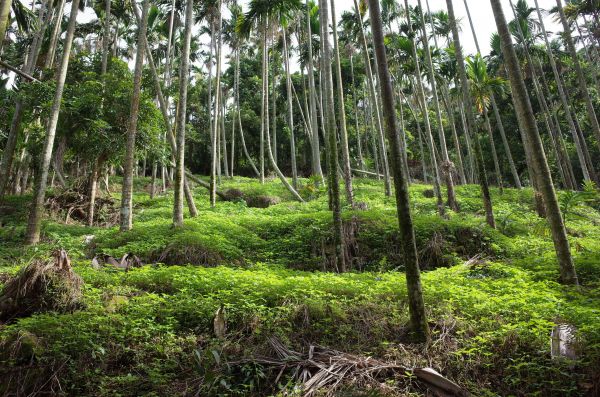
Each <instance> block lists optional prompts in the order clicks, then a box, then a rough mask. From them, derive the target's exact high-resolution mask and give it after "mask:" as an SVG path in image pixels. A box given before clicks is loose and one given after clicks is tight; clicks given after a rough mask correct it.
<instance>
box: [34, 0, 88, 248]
mask: <svg viewBox="0 0 600 397" xmlns="http://www.w3.org/2000/svg"><path fill="white" fill-rule="evenodd" d="M71 4H72V5H71V15H70V18H69V25H68V28H67V36H66V38H65V42H64V44H63V55H62V59H61V63H60V66H59V70H58V73H57V77H56V92H55V94H54V101H53V103H52V109H51V111H50V118H49V120H48V124H47V127H46V137H45V138H44V146H43V149H42V153H41V163H40V167H39V173H38V175H37V179H36V182H35V189H34V193H33V202H32V205H31V210H30V212H29V220H28V223H27V232H26V235H25V243H26V244H36V243H37V242H38V241H39V240H40V228H41V222H42V216H43V213H44V199H45V197H46V186H47V182H48V170H49V168H50V160H51V159H52V148H53V146H54V137H55V136H56V126H57V124H58V115H59V113H60V105H61V101H62V95H63V91H64V87H65V80H66V78H67V70H68V68H69V59H70V55H71V47H72V45H73V37H74V36H75V26H76V24H77V12H78V6H79V0H73V2H72V3H71Z"/></svg>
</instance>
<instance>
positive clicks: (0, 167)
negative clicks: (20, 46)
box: [0, 0, 50, 197]
mask: <svg viewBox="0 0 600 397" xmlns="http://www.w3.org/2000/svg"><path fill="white" fill-rule="evenodd" d="M48 2H49V1H48V0H45V1H44V2H42V4H41V6H40V9H39V12H38V20H39V21H41V24H40V28H39V29H38V30H37V31H35V32H34V34H33V40H32V43H31V45H30V46H29V52H28V53H27V57H26V59H25V65H24V66H23V69H22V71H23V72H24V73H26V74H28V75H33V71H34V69H35V65H36V63H37V60H38V56H39V52H40V47H41V41H42V37H43V36H44V33H45V31H46V28H47V26H48V22H49V15H50V13H49V12H46V11H47V9H48ZM24 111H25V109H24V104H23V100H22V99H21V98H17V100H16V101H15V110H14V112H13V116H12V120H11V123H10V129H9V131H8V137H7V139H6V143H5V145H4V150H3V151H2V162H1V164H0V197H4V194H5V193H6V190H7V184H8V180H9V177H10V173H11V170H12V165H13V160H14V156H15V149H16V147H17V140H18V137H19V131H20V129H21V121H22V119H23V112H24Z"/></svg>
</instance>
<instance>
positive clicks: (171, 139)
mask: <svg viewBox="0 0 600 397" xmlns="http://www.w3.org/2000/svg"><path fill="white" fill-rule="evenodd" d="M133 11H134V13H135V14H136V15H135V16H136V19H137V21H138V24H140V21H141V17H140V15H139V11H138V9H137V7H133ZM144 46H145V47H146V53H145V55H146V57H147V63H148V65H149V66H150V72H151V73H152V78H153V80H154V88H155V90H156V97H157V99H158V104H159V108H160V111H161V113H162V116H163V120H164V122H165V127H166V132H165V134H164V136H165V138H166V140H167V142H168V143H169V147H170V148H171V160H172V162H173V164H175V162H176V160H175V154H176V153H177V143H176V142H175V136H174V135H173V126H172V125H171V119H170V117H169V110H168V98H165V97H164V96H163V92H162V87H161V84H160V80H159V77H158V72H157V70H156V64H155V63H154V59H153V57H152V51H150V46H149V44H148V40H147V39H146V40H144ZM161 173H162V175H161V179H162V184H163V188H162V190H163V191H164V190H165V188H166V186H165V179H167V177H168V172H166V168H165V167H162V170H161ZM187 179H188V178H187V177H185V176H184V180H183V189H184V192H185V198H186V202H187V205H188V209H189V211H190V216H191V217H192V218H195V217H196V216H198V210H197V209H196V204H195V203H194V196H193V194H192V192H191V189H190V186H189V183H188V180H187Z"/></svg>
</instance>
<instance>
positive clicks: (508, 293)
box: [0, 177, 600, 396]
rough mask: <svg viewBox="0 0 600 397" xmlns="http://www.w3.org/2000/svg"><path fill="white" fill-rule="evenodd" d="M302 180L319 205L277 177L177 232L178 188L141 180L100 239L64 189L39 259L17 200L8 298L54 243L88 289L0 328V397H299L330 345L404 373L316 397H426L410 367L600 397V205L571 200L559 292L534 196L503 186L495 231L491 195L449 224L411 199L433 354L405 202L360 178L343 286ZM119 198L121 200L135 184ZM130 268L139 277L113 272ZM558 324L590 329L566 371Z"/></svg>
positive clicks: (494, 389)
mask: <svg viewBox="0 0 600 397" xmlns="http://www.w3.org/2000/svg"><path fill="white" fill-rule="evenodd" d="M302 183H303V187H302V189H301V194H302V195H303V196H304V197H307V198H308V197H310V198H312V200H310V201H309V202H308V203H306V204H302V203H298V202H294V201H293V200H292V198H291V196H290V195H289V194H288V193H287V192H286V191H285V189H284V188H283V186H282V185H281V183H280V182H279V181H277V180H270V181H268V182H267V183H266V184H265V185H260V184H259V183H257V182H256V181H254V180H250V179H246V178H237V177H236V178H234V179H231V180H230V179H223V183H222V186H221V189H222V190H223V191H227V190H228V189H236V190H230V191H229V194H230V195H231V196H236V195H238V196H239V195H240V193H243V199H242V198H239V199H237V200H233V201H228V202H225V201H219V202H218V203H217V206H216V208H210V207H209V199H208V192H207V191H206V190H205V189H203V188H201V187H198V188H196V189H195V190H194V194H195V198H196V204H197V206H198V210H199V216H198V217H197V218H194V219H190V218H186V221H185V226H184V227H183V228H181V229H173V228H172V227H171V223H172V221H171V218H172V206H173V198H172V192H168V193H167V194H164V195H158V196H157V197H155V198H154V199H150V196H149V194H148V184H149V179H148V178H138V179H136V181H135V188H136V193H135V196H134V212H135V217H134V227H133V230H131V231H129V232H124V233H121V232H119V231H118V226H114V221H115V219H116V218H115V216H116V214H117V213H118V209H117V207H118V203H119V194H118V193H116V194H115V193H113V195H112V197H113V199H114V207H113V208H111V207H110V203H109V205H108V206H106V205H105V204H106V203H104V202H103V204H102V205H103V207H102V209H99V213H98V219H99V225H97V226H94V227H86V226H84V224H83V223H82V222H81V221H80V220H77V217H78V216H79V215H78V214H79V213H81V211H80V210H79V209H76V208H72V209H71V211H68V206H69V205H68V204H67V205H65V204H64V202H63V204H61V205H58V204H57V203H59V202H61V199H60V198H61V197H63V198H64V196H65V195H64V193H61V192H60V191H59V190H55V191H54V192H53V193H52V194H50V201H52V203H53V204H52V205H51V209H52V211H51V214H50V216H49V218H48V219H47V220H46V221H45V222H44V225H43V232H42V233H43V240H42V243H40V244H39V245H37V246H35V247H23V246H22V239H23V235H24V231H25V225H26V216H27V206H28V202H29V200H30V197H29V196H23V197H8V198H7V199H6V200H5V201H4V202H3V203H1V204H0V223H1V227H0V289H1V288H2V287H1V286H2V285H3V284H4V283H6V282H7V281H8V280H9V279H10V278H11V277H12V276H14V275H16V274H18V273H19V271H20V269H22V268H23V267H24V266H26V265H27V264H29V263H31V262H32V261H35V260H42V259H44V258H48V257H50V255H51V253H52V251H53V250H55V249H57V248H62V249H64V250H66V251H67V253H68V255H69V257H70V258H71V261H72V263H73V268H74V271H75V273H76V274H78V275H79V276H81V278H82V279H83V284H82V297H81V302H80V304H79V306H78V308H77V310H72V311H69V312H66V313H57V312H52V311H50V312H41V313H35V314H32V315H31V314H30V315H27V316H24V317H21V318H11V319H7V320H5V322H4V323H0V395H16V396H21V395H23V396H24V395H32V394H33V395H35V394H36V393H39V394H40V395H41V394H43V395H61V394H64V395H73V396H142V395H143V396H174V395H198V396H301V395H303V394H302V392H301V390H300V388H299V387H298V385H299V384H300V383H301V380H300V379H297V377H296V378H295V377H294V371H293V370H294V368H298V366H299V365H304V368H305V369H306V368H308V367H307V366H308V365H309V364H307V362H308V361H307V360H305V361H303V362H302V363H301V364H297V363H298V362H299V361H302V360H300V357H294V356H300V355H302V356H303V357H304V355H308V354H309V353H311V352H315V351H328V352H330V351H331V350H335V351H336V352H334V353H328V354H332V355H336V354H337V355H338V356H337V357H338V358H339V357H345V359H346V360H347V361H350V362H354V364H353V365H354V366H355V367H356V368H359V369H360V367H361V365H370V364H368V363H369V362H370V361H369V360H375V359H376V360H377V361H376V362H377V363H379V364H381V365H383V366H385V367H386V368H387V369H386V370H382V371H379V372H373V373H371V374H370V375H369V376H366V375H365V376H358V375H356V373H355V375H356V376H348V377H345V378H344V379H343V380H342V381H341V382H340V383H339V384H337V385H336V387H335V388H334V389H335V390H333V389H332V382H330V383H329V385H326V387H324V388H322V389H321V390H320V391H318V392H317V393H316V394H315V395H317V396H318V395H321V394H322V395H325V393H328V392H331V393H332V394H333V395H337V396H419V395H427V393H429V392H428V391H427V389H426V388H425V387H424V385H423V384H422V383H421V382H419V381H418V380H417V379H416V378H415V377H414V375H412V374H411V373H410V372H406V371H403V370H399V369H398V368H399V367H394V365H401V366H402V367H403V368H414V367H424V366H428V367H432V368H434V369H435V370H436V371H438V372H439V373H441V374H442V375H443V376H445V377H447V378H448V379H451V380H453V381H454V382H456V383H457V384H458V385H460V386H461V387H462V388H464V389H465V390H468V391H469V392H470V393H472V394H473V395H476V396H497V395H501V396H508V395H517V396H525V395H527V396H585V395H588V396H597V395H600V243H599V241H600V226H599V225H600V212H599V209H600V202H599V201H598V200H597V199H595V200H588V199H586V198H584V197H583V196H581V197H580V196H578V195H577V194H573V193H569V192H560V200H561V205H562V206H563V210H564V211H565V216H566V224H567V227H568V232H569V239H570V241H571V244H572V251H573V255H574V259H575V263H576V266H577V271H578V274H579V278H580V282H581V287H579V288H576V287H570V286H562V285H560V284H559V283H558V282H557V281H558V267H557V262H556V257H555V253H554V249H553V244H552V240H551V236H550V232H549V229H548V227H547V225H546V222H545V220H544V219H542V218H539V217H538V216H537V215H536V213H535V211H534V203H533V196H532V191H531V190H530V189H523V190H521V191H518V190H514V189H504V191H503V192H499V191H498V190H497V189H493V191H492V193H493V201H494V211H495V215H496V218H497V222H498V227H497V230H493V229H490V228H489V227H487V226H486V224H485V220H484V217H483V216H482V214H483V209H482V204H481V200H480V192H479V189H478V187H477V186H473V185H470V186H459V187H457V195H458V201H459V204H460V206H461V212H460V213H450V214H449V217H448V218H447V219H442V218H440V217H439V216H437V215H436V206H435V199H434V198H430V197H427V196H430V194H428V193H430V189H431V187H430V186H426V185H413V186H412V187H411V199H412V207H413V213H414V223H415V229H416V230H415V232H416V237H417V243H418V249H419V256H420V261H421V266H422V269H423V274H422V280H423V288H424V296H425V303H426V308H427V311H428V318H429V321H430V326H431V328H432V332H433V342H432V343H431V345H429V346H427V347H425V346H422V345H415V344H411V343H410V339H409V334H408V332H407V325H408V311H407V306H406V285H405V278H404V274H403V272H402V252H401V251H400V247H399V244H398V232H397V229H398V227H397V219H396V217H395V201H394V199H393V198H386V197H384V194H383V188H382V186H381V183H380V182H378V181H373V180H367V179H357V180H356V181H355V185H354V187H355V196H356V201H357V202H360V203H362V204H361V205H360V207H361V209H360V210H358V209H357V210H352V209H351V208H349V207H346V208H344V220H345V222H344V234H345V238H346V242H347V249H346V252H345V254H346V256H347V258H348V261H349V263H351V267H352V270H351V271H350V272H348V273H345V274H337V273H335V271H334V270H335V269H332V263H333V262H332V260H331V255H332V253H333V247H332V234H331V224H332V220H331V212H329V211H328V210H327V193H326V191H324V190H322V189H319V188H316V187H315V186H314V185H312V184H311V183H310V181H309V180H302ZM110 187H111V190H112V191H113V192H119V191H120V190H119V180H118V179H114V180H111V186H110ZM103 197H104V198H107V199H109V198H108V196H107V195H106V193H103ZM53 198H54V199H53ZM66 201H68V200H66ZM71 202H72V201H71ZM250 205H252V206H263V207H264V206H266V205H269V206H268V208H255V207H251V206H250ZM67 215H69V216H68V217H69V219H67ZM107 226H108V227H107ZM129 253H130V254H133V255H135V256H136V257H137V258H139V259H140V261H141V262H142V263H135V262H136V261H131V264H132V266H131V268H128V269H127V270H124V269H121V268H118V266H114V265H111V264H110V262H111V260H112V259H111V258H115V260H116V262H120V259H121V257H122V256H123V255H125V254H129ZM94 257H95V258H96V260H95V261H92V258H94ZM92 262H94V266H93V265H92ZM102 262H107V263H106V264H102ZM48 293H50V294H51V293H52V290H49V292H48ZM557 324H570V325H573V326H575V327H576V333H575V337H576V338H575V342H574V348H575V351H576V353H577V359H575V360H571V359H560V358H559V359H552V358H551V354H550V334H551V331H552V329H553V328H554V327H555V326H556V325H557ZM215 333H216V334H215ZM311 346H313V348H311ZM314 346H316V347H314ZM277 347H279V349H277ZM325 348H327V349H330V350H323V349H325ZM319 349H320V350H319ZM292 351H295V352H298V353H293V352H292ZM342 353H343V355H342ZM286 354H287V356H286ZM368 357H370V358H371V359H367V358H368ZM353 360H354V361H353ZM295 363H296V364H295ZM361 363H362V364H361ZM364 363H367V364H364ZM392 364H393V365H392ZM356 368H355V369H356ZM308 370H309V372H311V373H313V374H314V372H315V370H314V368H312V369H311V368H308ZM348 373H349V374H350V373H352V372H351V371H350V372H348ZM359 374H360V373H359ZM305 386H306V385H305ZM319 393H321V394H319Z"/></svg>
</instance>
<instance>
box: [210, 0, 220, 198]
mask: <svg viewBox="0 0 600 397" xmlns="http://www.w3.org/2000/svg"><path fill="white" fill-rule="evenodd" d="M222 18H223V17H222V13H221V2H220V1H219V22H218V26H219V27H218V30H217V32H216V34H217V51H216V58H217V71H216V78H217V81H216V86H215V104H214V106H215V109H214V112H215V113H214V116H215V117H214V120H213V122H212V127H213V130H212V132H211V137H210V141H211V150H210V156H211V166H210V206H211V207H214V206H215V205H216V203H217V165H218V163H219V157H218V154H217V140H218V134H219V113H220V106H221V105H220V103H221V102H220V101H221V55H222V54H221V51H222V46H221V43H222V40H221V23H222ZM212 36H213V40H214V36H215V32H214V31H213V32H212ZM211 85H212V82H211Z"/></svg>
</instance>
